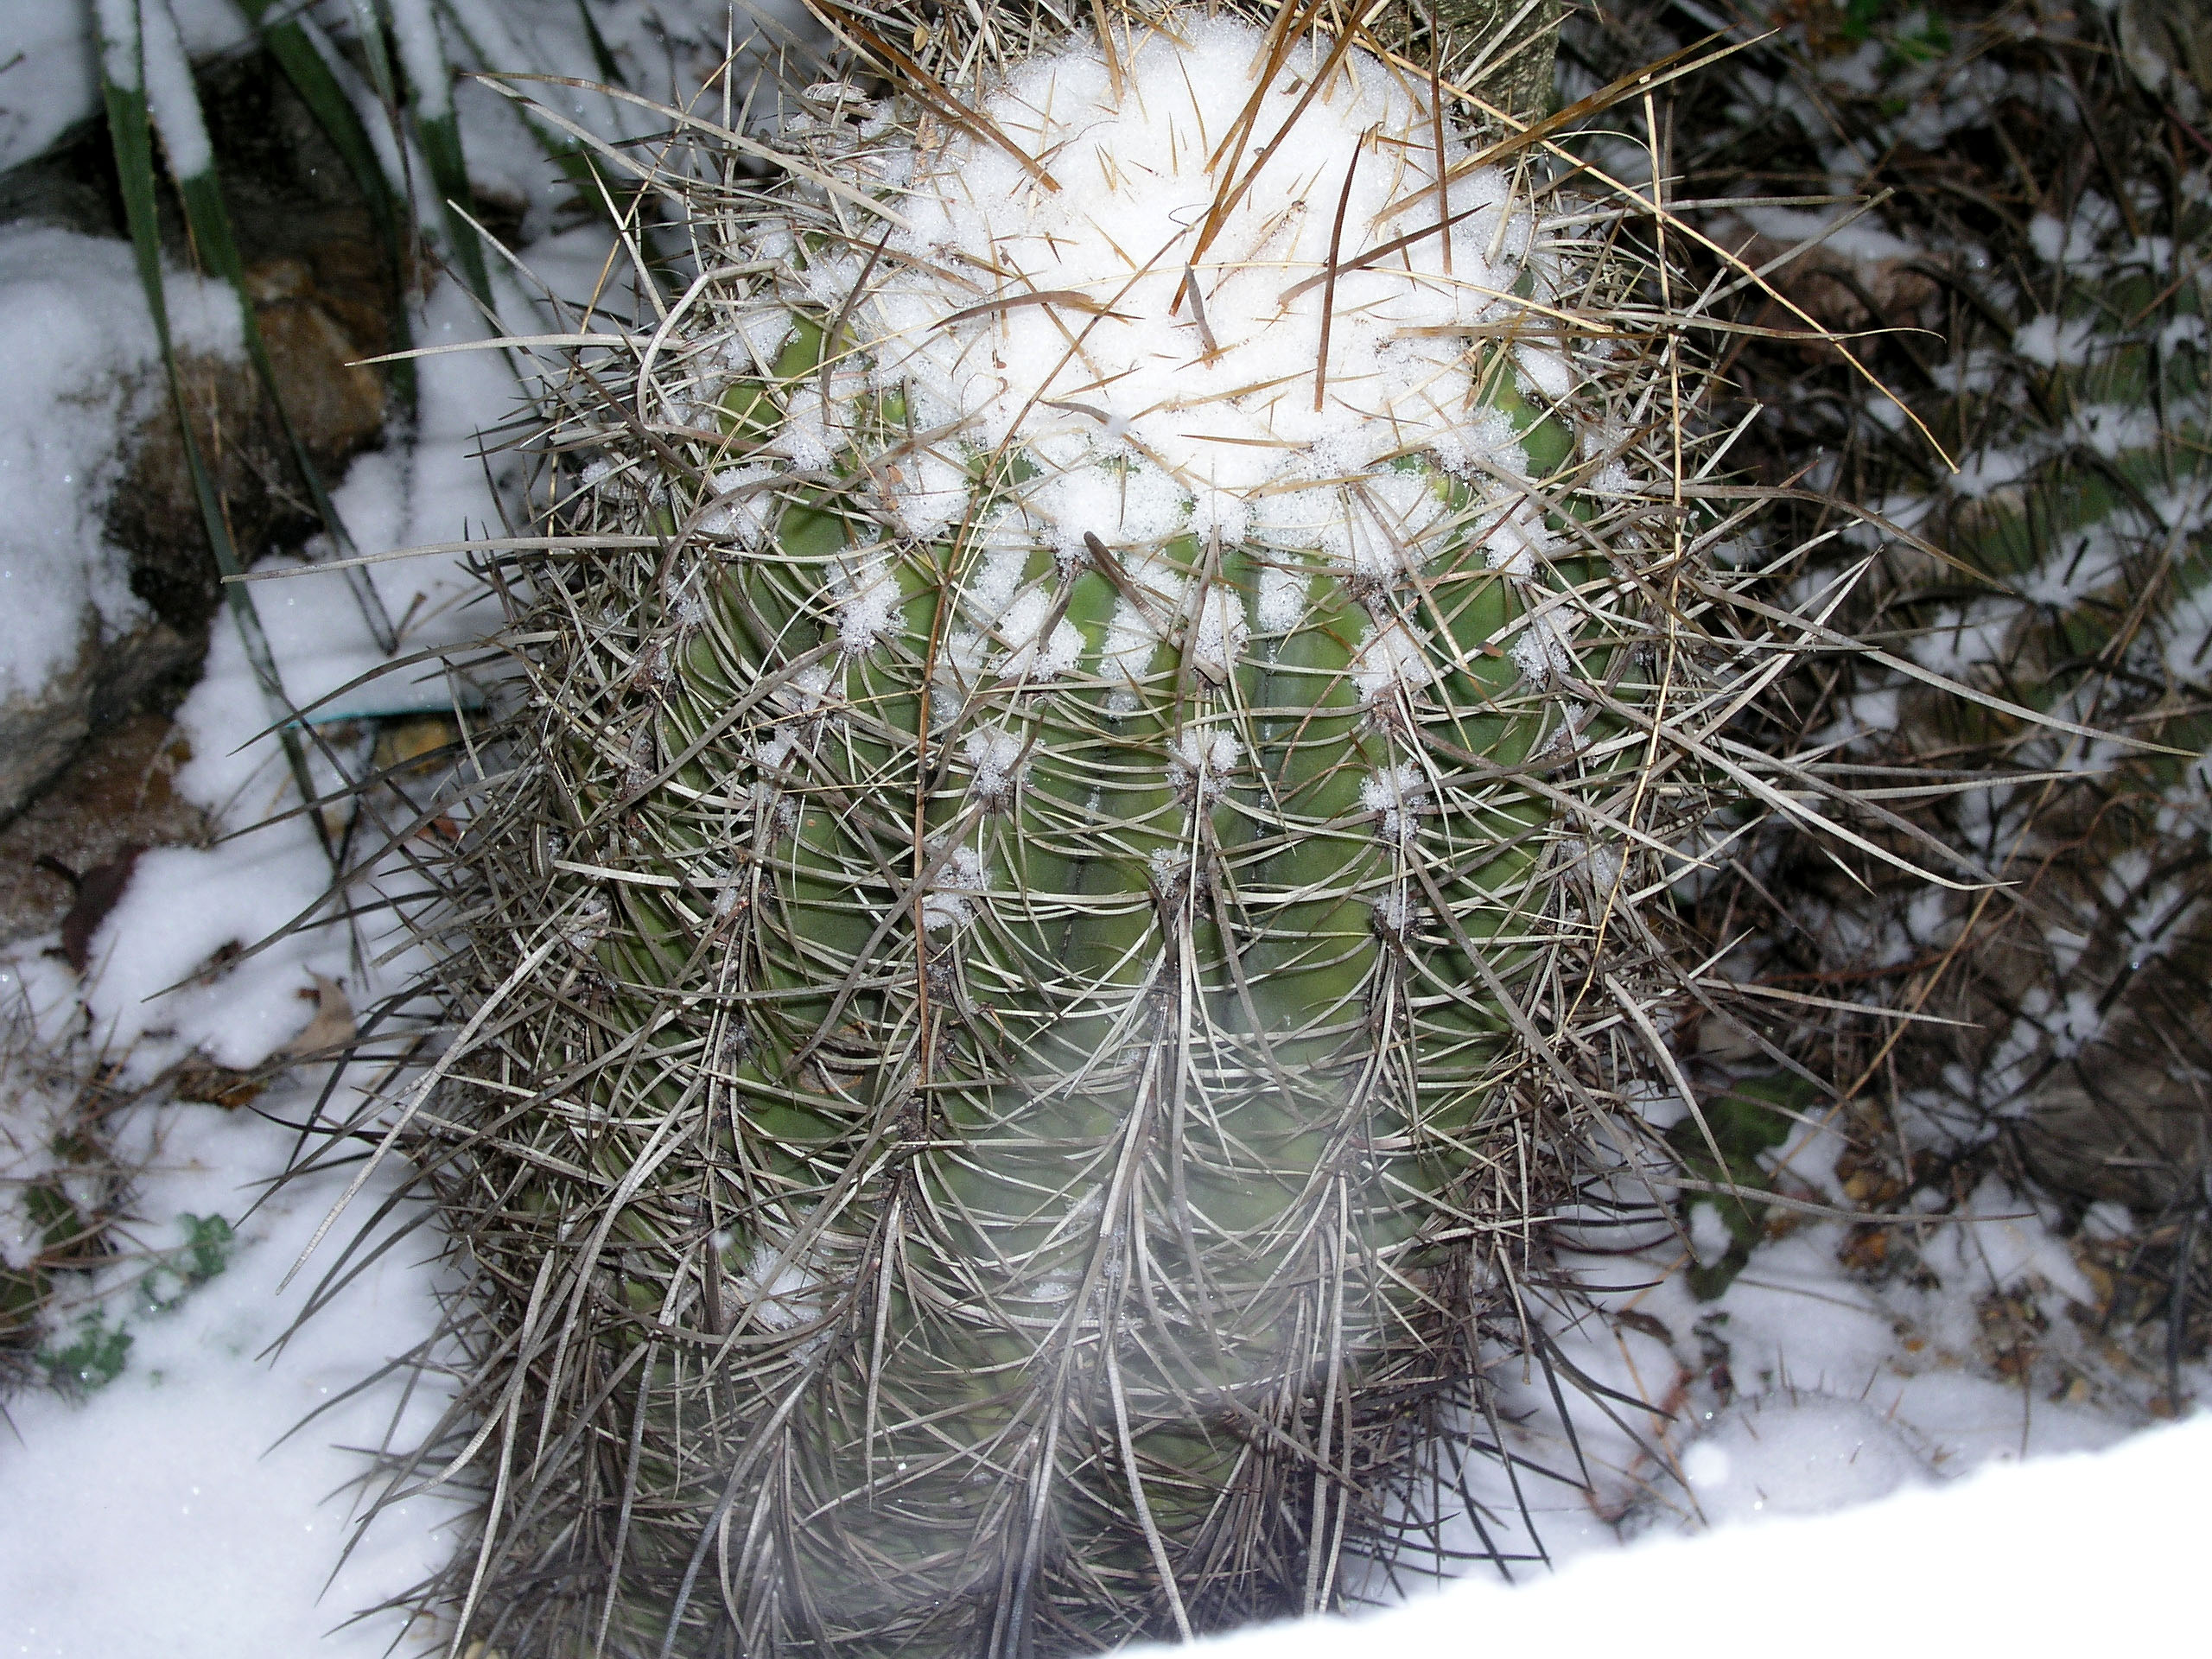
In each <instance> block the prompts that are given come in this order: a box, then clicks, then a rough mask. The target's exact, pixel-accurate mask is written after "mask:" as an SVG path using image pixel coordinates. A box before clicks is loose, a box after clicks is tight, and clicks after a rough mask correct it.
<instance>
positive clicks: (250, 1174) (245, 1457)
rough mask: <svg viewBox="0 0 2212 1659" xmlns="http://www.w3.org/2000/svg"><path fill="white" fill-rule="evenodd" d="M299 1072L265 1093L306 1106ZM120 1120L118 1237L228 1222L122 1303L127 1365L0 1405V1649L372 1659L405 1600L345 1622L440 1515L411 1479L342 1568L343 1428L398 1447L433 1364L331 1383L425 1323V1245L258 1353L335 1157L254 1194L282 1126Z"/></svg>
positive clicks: (404, 1251)
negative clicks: (193, 1221)
mask: <svg viewBox="0 0 2212 1659" xmlns="http://www.w3.org/2000/svg"><path fill="white" fill-rule="evenodd" d="M7 988H8V989H10V990H12V989H13V987H7ZM303 1092H304V1091H301V1090H295V1091H293V1092H292V1093H291V1094H290V1095H289V1096H287V1097H285V1098H283V1099H281V1100H279V1101H277V1102H276V1103H274V1109H276V1110H277V1111H278V1112H280V1113H282V1112H286V1111H289V1112H294V1113H298V1112H304V1111H305V1110H306V1109H307V1106H308V1100H307V1099H305V1098H302V1093H303ZM130 1128H131V1129H132V1131H133V1134H132V1137H131V1138H132V1140H133V1141H136V1142H137V1144H136V1145H134V1146H131V1147H129V1148H128V1149H129V1150H131V1151H134V1152H137V1153H138V1154H141V1155H143V1156H144V1157H145V1158H146V1159H147V1160H149V1173H147V1174H146V1175H144V1176H143V1177H142V1178H141V1179H140V1180H139V1182H138V1183H137V1189H138V1202H137V1206H136V1210H137V1215H138V1216H140V1217H142V1218H143V1219H142V1220H141V1221H140V1223H139V1224H137V1226H136V1227H135V1228H134V1229H133V1232H134V1234H135V1235H136V1236H137V1237H139V1238H141V1239H143V1240H144V1241H145V1242H146V1243H147V1245H148V1246H149V1248H155V1249H160V1248H168V1247H173V1246H174V1244H175V1243H176V1242H177V1240H178V1239H179V1238H180V1237H181V1232H180V1228H179V1224H178V1222H177V1220H176V1217H179V1216H180V1215H184V1214H190V1215H194V1216H213V1215H220V1216H222V1217H226V1219H228V1220H229V1221H231V1222H232V1224H234V1225H235V1226H236V1228H237V1230H238V1234H237V1242H236V1244H235V1246H234V1249H233V1251H232V1255H231V1259H230V1261H229V1263H228V1265H227V1266H226V1267H225V1268H223V1269H222V1271H221V1272H220V1273H219V1274H216V1275H215V1276H214V1277H213V1278H212V1279H210V1280H209V1281H207V1282H206V1283H204V1284H202V1285H200V1286H199V1287H196V1288H194V1289H192V1290H190V1291H188V1292H187V1293H186V1294H184V1295H183V1297H182V1299H181V1300H180V1301H178V1302H177V1303H176V1305H175V1306H173V1307H171V1308H169V1309H168V1311H165V1312H160V1313H133V1315H132V1316H131V1317H130V1318H129V1319H128V1321H127V1326H126V1328H127V1329H128V1332H129V1334H130V1338H131V1344H130V1353H129V1364H128V1368H127V1369H126V1370H124V1373H123V1375H122V1376H120V1377H119V1378H118V1380H117V1381H115V1382H114V1383H110V1384H109V1385H108V1386H107V1387H106V1388H105V1389H101V1390H100V1391H99V1392H98V1393H96V1394H94V1395H92V1396H91V1397H90V1398H89V1399H88V1400H87V1401H86V1402H84V1403H82V1404H77V1403H73V1402H69V1401H67V1400H64V1399H62V1398H60V1397H58V1396H55V1395H19V1396H17V1397H16V1398H15V1399H13V1400H11V1401H10V1402H8V1414H9V1419H10V1425H11V1427H12V1431H13V1432H12V1433H6V1432H0V1491H4V1493H5V1495H6V1496H5V1499H4V1501H0V1653H5V1654H8V1655H10V1656H14V1655H22V1656H26V1659H89V1656H92V1655H103V1656H115V1659H123V1656H134V1659H135V1656H140V1655H144V1656H149V1659H150V1656H154V1655H156V1654H158V1655H160V1656H162V1659H236V1656H238V1655H240V1654H248V1653H253V1654H270V1655H276V1654H286V1655H305V1654H309V1653H313V1654H315V1655H317V1656H327V1659H379V1656H382V1655H384V1654H385V1652H386V1651H387V1650H388V1649H389V1646H390V1644H391V1642H392V1640H393V1638H394V1637H396V1636H397V1635H399V1634H400V1633H401V1631H402V1630H403V1628H404V1620H403V1619H401V1618H395V1617H393V1616H391V1615H384V1616H380V1617H375V1618H369V1619H366V1620H365V1621H363V1622H362V1623H360V1624H353V1625H350V1626H348V1627H346V1628H344V1629H340V1626H342V1625H346V1621H347V1620H348V1619H350V1618H352V1617H353V1615H354V1614H355V1613H357V1612H359V1611H362V1610H364V1609H365V1608H367V1607H369V1606H372V1605H374V1604H375V1603H377V1602H378V1601H379V1600H381V1599H385V1597H388V1596H392V1595H397V1594H398V1593H400V1592H404V1591H405V1590H407V1589H409V1588H410V1587H411V1586H413V1585H414V1584H415V1583H416V1582H417V1581H418V1580H422V1579H423V1578H424V1577H426V1576H428V1574H429V1573H430V1572H432V1571H433V1570H435V1568H436V1567H439V1566H441V1565H442V1563H443V1561H444V1560H445V1558H446V1556H447V1555H448V1554H449V1553H450V1552H451V1551H452V1549H453V1548H454V1543H455V1541H456V1539H455V1522H456V1520H457V1518H458V1511H457V1509H456V1506H455V1504H454V1503H452V1502H451V1501H448V1500H443V1499H441V1498H439V1497H437V1496H435V1495H427V1496H422V1497H411V1498H410V1499H408V1500H407V1501H406V1502H404V1503H401V1504H400V1505H398V1506H397V1507H396V1508H394V1509H393V1510H390V1511H388V1512H387V1513H386V1514H385V1515H384V1516H382V1517H380V1518H379V1519H378V1521H377V1522H375V1523H374V1524H373V1525H372V1527H370V1529H368V1531H367V1533H366V1535H365V1537H364V1538H363V1540H362V1541H361V1542H360V1543H359V1546H358V1547H357V1548H355V1549H354V1551H353V1554H351V1555H350V1556H348V1557H346V1560H344V1561H343V1563H342V1564H341V1562H340V1551H341V1549H342V1548H344V1546H345V1545H346V1543H347V1542H348V1541H351V1539H352V1538H353V1535H354V1533H355V1530H356V1528H357V1525H358V1523H359V1520H360V1518H361V1506H360V1504H359V1496H360V1491H359V1488H360V1483H362V1481H363V1479H364V1477H365V1476H366V1475H368V1474H369V1473H370V1472H371V1469H370V1465H368V1463H367V1461H366V1460H365V1459H363V1458H362V1457H360V1456H359V1454H358V1453H356V1452H352V1451H349V1450H346V1449H344V1448H346V1447H347V1446H377V1445H379V1444H382V1443H384V1442H385V1439H386V1437H387V1435H389V1436H390V1437H391V1443H392V1444H394V1445H395V1446H405V1445H406V1444H407V1443H408V1437H409V1436H410V1434H415V1435H419V1434H421V1433H423V1431H424V1430H425V1429H426V1428H427V1427H429V1421H431V1420H432V1419H434V1418H435V1414H436V1411H437V1410H438V1408H440V1406H441V1405H442V1402H443V1392H444V1391H443V1389H442V1387H441V1386H440V1385H438V1383H436V1382H435V1379H431V1380H430V1381H429V1386H427V1387H423V1386H418V1387H417V1388H416V1391H415V1395H414V1397H413V1398H412V1399H411V1400H407V1401H403V1393H404V1388H405V1383H406V1381H407V1379H406V1377H405V1376H404V1374H402V1375H394V1376H391V1377H388V1378H386V1379H385V1381H384V1382H382V1383H378V1384H376V1385H375V1386H372V1387H371V1388H369V1389H365V1390H364V1391H362V1392H361V1393H359V1394H358V1395H355V1396H354V1397H353V1399H351V1400H347V1401H345V1402H342V1403H340V1402H339V1401H340V1395H343V1394H344V1393H345V1392H346V1390H348V1389H353V1388H355V1387H356V1386H357V1385H359V1383H362V1382H363V1381H364V1380H365V1379H366V1378H367V1377H368V1376H370V1375H371V1374H372V1372H374V1371H376V1370H379V1369H381V1368H382V1367H383V1366H385V1363H387V1362H388V1361H390V1360H391V1359H393V1358H395V1357H400V1356H403V1355H404V1354H406V1353H407V1352H408V1351H410V1350H411V1349H413V1348H415V1347H416V1345H417V1344H420V1343H421V1342H422V1341H423V1338H424V1337H425V1336H426V1335H427V1334H428V1333H429V1332H430V1331H431V1330H432V1329H433V1328H434V1327H435V1324H436V1319H437V1310H436V1307H435V1303H434V1301H433V1300H432V1292H433V1288H434V1285H433V1281H432V1279H431V1278H430V1276H429V1274H425V1273H424V1272H423V1271H422V1269H421V1268H419V1267H418V1266H417V1262H418V1261H419V1259H420V1257H421V1256H422V1255H423V1250H424V1249H426V1248H428V1247H427V1246H418V1247H416V1248H412V1249H410V1248H409V1247H408V1246H404V1245H403V1246H402V1247H401V1248H400V1249H397V1250H396V1251H394V1252H392V1253H391V1255H388V1256H387V1257H386V1258H385V1260H384V1261H383V1262H379V1263H378V1264H377V1265H375V1266H373V1267H372V1268H370V1269H369V1271H368V1272H367V1273H366V1274H365V1275H364V1276H363V1277H362V1278H361V1279H360V1280H359V1281H357V1282H356V1283H355V1284H354V1285H353V1286H352V1287H349V1288H348V1289H347V1290H346V1292H345V1293H344V1294H342V1295H341V1296H340V1298H339V1299H338V1300H337V1301H336V1302H334V1304H333V1305H332V1306H329V1307H328V1308H327V1309H325V1310H324V1311H323V1312H322V1313H321V1314H320V1315H319V1316H318V1317H316V1318H315V1319H313V1320H312V1321H311V1322H309V1323H308V1325H307V1326H306V1327H305V1328H304V1329H303V1330H302V1332H300V1333H299V1334H298V1335H296V1336H295V1337H293V1338H291V1339H290V1340H289V1342H286V1343H285V1344H284V1345H283V1349H282V1351H281V1352H279V1353H277V1355H276V1356H275V1357H274V1358H273V1360H272V1359H271V1358H270V1357H269V1351H270V1348H271V1345H272V1344H277V1342H278V1341H279V1339H280V1338H283V1337H284V1335H285V1332H286V1330H287V1328H288V1326H289V1324H290V1322H291V1321H292V1319H294V1318H295V1317H296V1315H297V1314H298V1313H299V1312H300V1311H301V1309H302V1306H303V1305H304V1303H305V1301H306V1299H307V1296H308V1293H309V1292H311V1291H312V1290H313V1289H314V1288H315V1283H316V1280H317V1276H318V1275H317V1274H316V1273H315V1271H313V1270H310V1271H309V1272H308V1273H306V1274H302V1276H301V1278H300V1280H298V1281H296V1282H295V1283H294V1284H293V1285H292V1286H291V1287H290V1288H289V1290H286V1291H283V1292H280V1291H279V1290H278V1288H277V1281H278V1280H279V1279H280V1278H281V1277H282V1276H283V1274H284V1273H285V1271H286V1270H287V1269H288V1268H289V1267H290V1266H291V1265H292V1262H293V1261H294V1259H295V1258H296V1256H297V1255H298V1254H299V1252H300V1251H301V1249H303V1248H304V1247H305V1245H306V1243H307V1241H308V1236H310V1235H311V1234H312V1233H313V1231H314V1230H315V1225H316V1224H317V1223H319V1222H320V1221H321V1219H322V1217H323V1214H324V1212H325V1211H326V1210H327V1208H328V1206H329V1205H330V1204H331V1203H332V1201H333V1200H334V1198H336V1196H337V1193H338V1191H339V1190H340V1187H342V1185H344V1178H343V1176H340V1177H339V1178H337V1179H328V1178H320V1179H310V1180H306V1181H302V1182H301V1183H299V1184H298V1185H294V1186H290V1187H287V1188H284V1189H282V1190H280V1191H279V1192H277V1194H276V1195H275V1196H274V1197H272V1198H267V1199H265V1200H262V1201H261V1202H260V1203H259V1207H258V1208H256V1207H255V1205H256V1203H257V1200H261V1199H262V1192H261V1185H260V1183H261V1182H263V1181H264V1180H265V1179H267V1178H268V1177H270V1176H271V1175H274V1174H276V1173H277V1172H278V1171H280V1170H281V1169H283V1166H284V1163H285V1160H286V1157H287V1155H288V1154H289V1153H290V1152H291V1151H292V1137H291V1136H290V1135H289V1134H288V1133H287V1132H286V1131H285V1130H284V1129H283V1128H280V1127H278V1126H277V1125H276V1124H274V1123H270V1122H263V1121H262V1120H261V1119H259V1118H257V1117H256V1116H253V1115H251V1114H250V1113H245V1112H239V1113H231V1112H226V1111H224V1110H223V1109H220V1108H218V1107H210V1106H193V1107H175V1108H170V1109H166V1110H164V1111H162V1112H161V1113H159V1114H156V1115H149V1116H145V1117H142V1118H141V1119H139V1120H138V1121H137V1122H136V1123H135V1124H133V1125H132V1126H130ZM379 1195H380V1192H372V1194H371V1195H368V1196H370V1198H371V1202H373V1201H374V1197H375V1196H379ZM124 1301H125V1302H126V1304H128V1302H129V1296H128V1294H125V1295H124ZM111 1317H112V1316H111ZM321 1408H331V1409H329V1410H328V1411H327V1414H325V1415H322V1416H320V1417H317V1418H315V1419H314V1420H313V1421H303V1420H304V1419H306V1418H307V1415H308V1413H310V1412H313V1411H316V1410H318V1409H321ZM280 1441H281V1442H282V1443H281V1444H280V1443H279V1442H280Z"/></svg>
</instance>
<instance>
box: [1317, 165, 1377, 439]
mask: <svg viewBox="0 0 2212 1659" xmlns="http://www.w3.org/2000/svg"><path fill="white" fill-rule="evenodd" d="M1373 130H1374V129H1373V128H1371V127H1370V128H1369V129H1368V132H1372V131H1373ZM1368 132H1363V133H1362V134H1360V136H1359V142H1358V143H1357V144H1354V145H1353V146H1352V150H1351V161H1349V162H1345V163H1344V188H1343V189H1342V190H1340V191H1338V193H1337V220H1336V223H1335V224H1333V225H1332V226H1330V227H1329V264H1328V266H1327V271H1328V275H1327V277H1326V279H1325V281H1324V282H1323V283H1322V284H1321V350H1320V353H1319V355H1318V356H1316V357H1315V359H1314V360H1313V407H1314V409H1315V410H1316V411H1317V412H1318V411H1319V409H1320V407H1321V397H1322V394H1323V393H1324V392H1325V391H1327V390H1328V388H1329V331H1330V327H1331V326H1332V324H1333V323H1334V322H1335V321H1336V304H1337V251H1338V248H1340V247H1342V246H1343V245H1344V210H1345V209H1346V208H1347V207H1351V181H1352V176H1353V175H1355V174H1356V173H1357V172H1358V171H1359V152H1360V151H1361V150H1363V149H1366V148H1367V138H1368Z"/></svg>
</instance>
